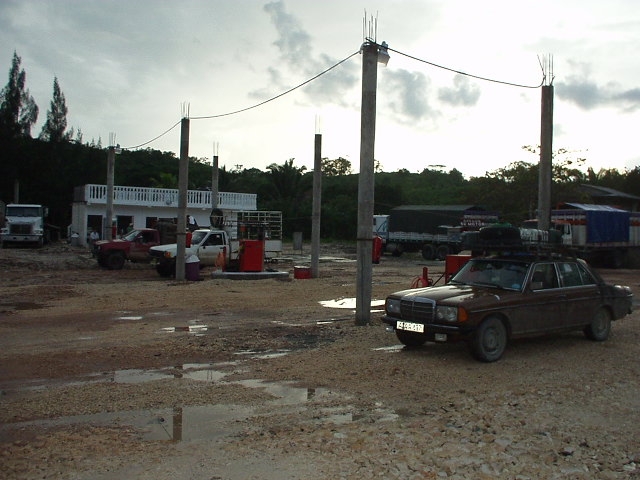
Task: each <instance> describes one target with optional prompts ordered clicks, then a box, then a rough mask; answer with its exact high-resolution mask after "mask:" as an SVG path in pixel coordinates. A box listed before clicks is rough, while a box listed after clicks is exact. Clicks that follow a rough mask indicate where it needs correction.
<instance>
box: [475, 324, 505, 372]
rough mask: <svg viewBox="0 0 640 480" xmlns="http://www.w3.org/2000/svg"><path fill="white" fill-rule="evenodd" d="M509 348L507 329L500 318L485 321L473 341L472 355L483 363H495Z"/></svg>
mask: <svg viewBox="0 0 640 480" xmlns="http://www.w3.org/2000/svg"><path fill="white" fill-rule="evenodd" d="M506 348H507V329H506V327H505V326H504V323H502V320H500V319H499V318H498V317H489V318H487V319H486V320H485V321H483V322H482V323H481V324H480V326H479V327H478V329H477V330H476V332H475V334H474V335H473V338H472V340H471V353H473V356H474V357H475V358H476V359H478V360H480V361H482V362H495V361H496V360H499V359H500V357H502V354H503V353H504V351H505V349H506Z"/></svg>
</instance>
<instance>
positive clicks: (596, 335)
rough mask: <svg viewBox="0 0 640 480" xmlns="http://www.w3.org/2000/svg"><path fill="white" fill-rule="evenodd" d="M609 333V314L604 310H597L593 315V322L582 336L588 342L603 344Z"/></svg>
mask: <svg viewBox="0 0 640 480" xmlns="http://www.w3.org/2000/svg"><path fill="white" fill-rule="evenodd" d="M610 332H611V314H610V313H609V310H607V309H606V308H599V309H598V310H597V311H596V313H595V314H594V315H593V320H591V323H590V324H589V325H588V326H587V327H586V328H585V329H584V334H585V335H586V336H587V338H588V339H589V340H593V341H595V342H603V341H605V340H606V339H607V338H609V333H610Z"/></svg>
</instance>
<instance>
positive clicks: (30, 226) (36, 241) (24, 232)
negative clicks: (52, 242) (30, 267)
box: [0, 203, 49, 248]
mask: <svg viewBox="0 0 640 480" xmlns="http://www.w3.org/2000/svg"><path fill="white" fill-rule="evenodd" d="M48 215H49V211H48V208H47V207H45V206H42V205H35V204H30V203H10V204H8V205H7V206H6V209H5V220H4V225H3V226H2V229H1V230H0V242H1V243H2V248H4V247H5V246H7V245H8V244H10V243H15V244H30V245H33V246H37V247H41V246H42V245H43V244H44V243H45V241H46V240H47V238H46V225H45V218H46V217H47V216H48Z"/></svg>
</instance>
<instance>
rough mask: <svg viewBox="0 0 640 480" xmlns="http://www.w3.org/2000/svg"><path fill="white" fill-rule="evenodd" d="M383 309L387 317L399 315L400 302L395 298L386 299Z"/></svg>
mask: <svg viewBox="0 0 640 480" xmlns="http://www.w3.org/2000/svg"><path fill="white" fill-rule="evenodd" d="M384 308H385V310H386V312H387V314H389V315H400V300H399V299H397V298H387V301H386V305H385V307H384Z"/></svg>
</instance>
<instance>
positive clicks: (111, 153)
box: [102, 145, 116, 240]
mask: <svg viewBox="0 0 640 480" xmlns="http://www.w3.org/2000/svg"><path fill="white" fill-rule="evenodd" d="M115 164H116V147H114V146H113V145H111V146H110V147H109V148H108V149H107V212H106V216H107V218H106V219H105V221H104V232H102V238H104V239H106V240H113V228H112V222H113V177H114V171H115Z"/></svg>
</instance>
